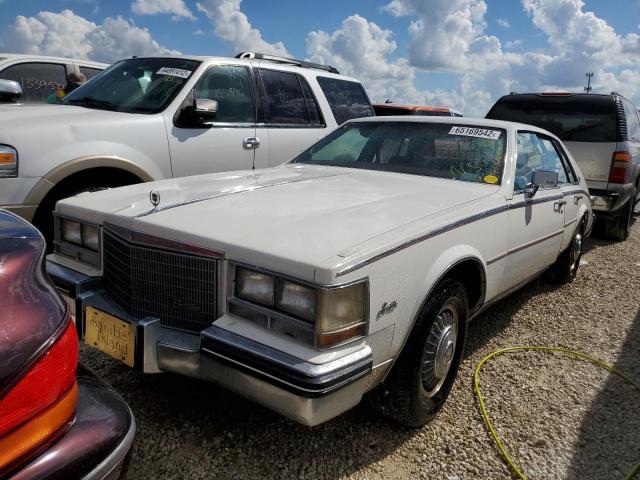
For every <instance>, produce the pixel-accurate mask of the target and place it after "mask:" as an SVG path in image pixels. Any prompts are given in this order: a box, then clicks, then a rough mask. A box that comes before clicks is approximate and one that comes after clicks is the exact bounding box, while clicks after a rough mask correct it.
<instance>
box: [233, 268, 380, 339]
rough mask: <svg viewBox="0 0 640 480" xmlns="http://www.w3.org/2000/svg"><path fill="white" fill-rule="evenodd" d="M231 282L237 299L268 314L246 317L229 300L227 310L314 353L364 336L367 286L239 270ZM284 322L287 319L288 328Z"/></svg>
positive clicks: (253, 314) (363, 282)
mask: <svg viewBox="0 0 640 480" xmlns="http://www.w3.org/2000/svg"><path fill="white" fill-rule="evenodd" d="M235 280H236V281H235V297H236V298H239V299H241V300H245V301H247V302H251V303H254V304H256V305H258V306H260V307H266V308H267V309H270V310H272V311H273V315H272V316H269V315H267V314H266V313H264V310H263V309H262V308H261V309H260V313H256V312H251V313H248V312H245V309H244V308H242V307H240V308H237V307H238V306H237V305H235V304H234V301H233V297H232V298H231V300H230V301H231V305H232V307H233V308H232V309H231V311H232V312H233V313H237V314H239V315H241V316H245V317H246V318H249V319H253V320H255V321H258V322H259V323H260V324H262V325H264V326H267V327H268V328H270V329H271V330H275V331H279V332H280V333H285V334H287V335H290V336H293V337H294V338H297V339H299V340H302V341H306V342H307V343H313V344H314V345H315V346H316V347H319V348H329V347H333V346H336V345H339V344H342V343H345V342H347V341H350V340H353V339H355V338H358V337H362V336H364V335H365V333H366V325H367V314H368V311H367V309H368V294H369V292H368V283H367V282H366V281H359V282H356V283H353V284H348V285H344V286H338V287H322V286H315V285H308V284H306V285H305V284H303V283H302V282H296V281H294V280H290V279H288V278H285V277H281V276H278V275H276V274H270V273H265V272H259V271H256V270H250V269H247V268H244V267H236V275H235ZM236 303H237V302H236ZM279 313H280V314H279ZM282 314H284V315H282ZM286 318H292V320H291V321H290V322H288V323H287V320H286ZM283 322H284V323H283ZM305 332H307V333H305ZM311 337H312V338H313V339H312V338H311Z"/></svg>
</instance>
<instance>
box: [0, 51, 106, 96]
mask: <svg viewBox="0 0 640 480" xmlns="http://www.w3.org/2000/svg"><path fill="white" fill-rule="evenodd" d="M107 67H108V65H107V64H106V63H98V62H92V61H90V60H74V59H71V58H62V57H49V56H45V55H23V54H17V53H0V79H1V80H11V81H15V82H18V84H19V85H20V87H21V88H22V95H21V96H20V99H19V100H20V102H21V103H27V104H29V103H44V102H46V101H47V98H48V97H49V95H51V94H52V93H53V92H55V90H56V89H64V88H66V86H67V77H68V76H69V74H70V73H73V72H76V73H82V74H84V76H85V77H87V80H88V79H90V78H93V77H95V76H96V75H97V74H98V73H100V72H101V71H102V70H104V69H105V68H107Z"/></svg>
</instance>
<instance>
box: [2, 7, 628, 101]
mask: <svg viewBox="0 0 640 480" xmlns="http://www.w3.org/2000/svg"><path fill="white" fill-rule="evenodd" d="M134 3H137V4H138V5H137V6H135V5H134ZM47 12H48V13H47ZM63 12H64V13H63ZM435 18H437V19H439V20H434V19H435ZM638 24H640V1H638V0H521V1H517V0H379V1H374V0H352V1H344V0H323V1H322V2H313V1H311V2H309V1H301V0H296V1H294V0H271V1H264V0H200V3H199V4H198V2H196V1H193V0H115V1H113V0H112V1H106V0H46V1H45V0H26V1H15V0H0V25H1V26H2V30H0V32H4V33H3V34H0V42H1V45H0V50H5V51H21V52H32V53H42V54H56V55H60V54H63V55H64V54H67V55H68V56H74V57H88V58H94V59H97V60H102V61H113V60H115V59H117V58H119V57H122V56H127V55H133V54H147V55H148V54H154V53H172V52H176V51H179V52H182V53H191V54H201V55H231V54H233V53H235V52H236V51H237V50H238V49H254V50H265V49H267V50H271V51H273V52H274V53H283V52H286V53H287V54H290V55H293V56H295V57H299V58H311V59H315V60H322V61H325V62H327V63H335V64H336V65H337V66H338V67H339V68H340V69H341V70H343V71H345V72H346V73H348V74H352V75H355V76H357V77H358V78H361V79H362V81H363V82H364V83H365V86H366V87H367V88H368V90H369V91H370V94H371V96H373V97H374V98H376V99H378V100H379V99H384V98H393V99H394V100H399V101H400V100H401V101H411V102H415V103H447V104H448V106H453V107H455V108H459V109H463V110H465V111H466V110H471V111H472V113H483V112H481V110H482V109H485V108H487V107H488V106H490V104H491V103H492V101H494V100H495V99H496V98H497V96H499V95H500V94H502V93H507V91H508V90H507V89H516V90H518V91H521V90H522V89H534V90H535V89H541V88H547V87H548V88H552V87H560V88H565V89H577V88H580V87H581V85H580V82H582V79H583V78H584V72H586V71H587V69H589V70H596V81H595V83H596V87H597V88H601V89H602V90H607V89H609V88H620V87H621V86H622V87H625V86H626V87H627V89H626V91H627V92H628V93H627V96H629V97H632V98H634V99H635V100H636V101H638V100H640V98H638V96H639V95H640V87H636V86H635V85H633V83H635V80H639V79H640V64H638V63H637V62H638V61H639V60H638V57H639V56H640V38H636V36H638V34H639V33H640V31H639V26H638ZM412 25H414V26H415V25H419V26H420V28H417V29H415V28H413V29H412V27H411V26H412ZM312 32H314V33H313V34H312ZM563 32H572V33H566V34H565V33H563ZM565 37H566V38H565ZM280 42H281V43H280ZM617 56H620V57H621V59H620V60H619V61H617V60H616V61H612V60H611V58H612V57H617ZM358 57H361V58H358ZM634 57H635V58H634Z"/></svg>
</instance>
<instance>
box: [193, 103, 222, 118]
mask: <svg viewBox="0 0 640 480" xmlns="http://www.w3.org/2000/svg"><path fill="white" fill-rule="evenodd" d="M193 114H194V115H195V117H196V118H197V119H198V120H200V121H201V122H212V121H214V120H215V119H216V116H217V115H218V101H217V100H211V99H209V98H196V99H194V101H193Z"/></svg>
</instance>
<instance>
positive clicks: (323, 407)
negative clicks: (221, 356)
mask: <svg viewBox="0 0 640 480" xmlns="http://www.w3.org/2000/svg"><path fill="white" fill-rule="evenodd" d="M158 362H159V366H160V368H161V369H162V370H164V371H170V372H175V373H180V374H183V375H188V376H191V377H195V378H198V379H201V380H208V381H211V382H214V383H217V384H218V385H221V386H223V387H224V388H226V389H227V390H230V391H232V392H234V393H236V394H238V395H240V396H242V397H244V398H247V399H248V400H251V401H253V402H256V403H258V404H260V405H262V406H264V407H266V408H269V409H270V410H273V411H275V412H277V413H279V414H281V415H283V416H285V417H287V418H290V419H291V420H295V421H296V422H299V423H301V424H303V425H307V426H315V425H319V424H321V423H323V422H326V421H327V420H330V419H332V418H334V417H336V416H338V415H340V414H341V413H344V412H346V411H347V410H349V409H351V408H353V407H355V406H356V405H357V404H358V403H360V401H361V400H362V395H363V394H364V393H365V392H366V391H367V390H368V388H369V385H368V376H366V375H365V376H363V377H361V378H359V379H358V380H356V381H354V382H352V383H350V384H348V385H346V386H344V387H342V388H340V389H338V390H335V391H333V392H332V393H329V394H327V395H324V396H321V397H315V398H309V397H303V396H300V395H297V394H295V393H293V392H291V391H288V390H286V389H283V388H281V387H278V386H276V385H274V384H272V383H270V382H268V381H266V380H263V379H261V378H258V377H257V376H255V375H252V374H250V373H246V372H244V371H242V370H239V369H238V368H236V367H234V366H231V365H230V364H229V363H227V362H224V361H219V360H218V359H216V358H212V357H208V356H204V355H201V354H200V353H199V352H197V351H190V352H189V351H184V350H182V349H175V348H174V347H172V346H170V345H165V344H162V343H160V344H158Z"/></svg>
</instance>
